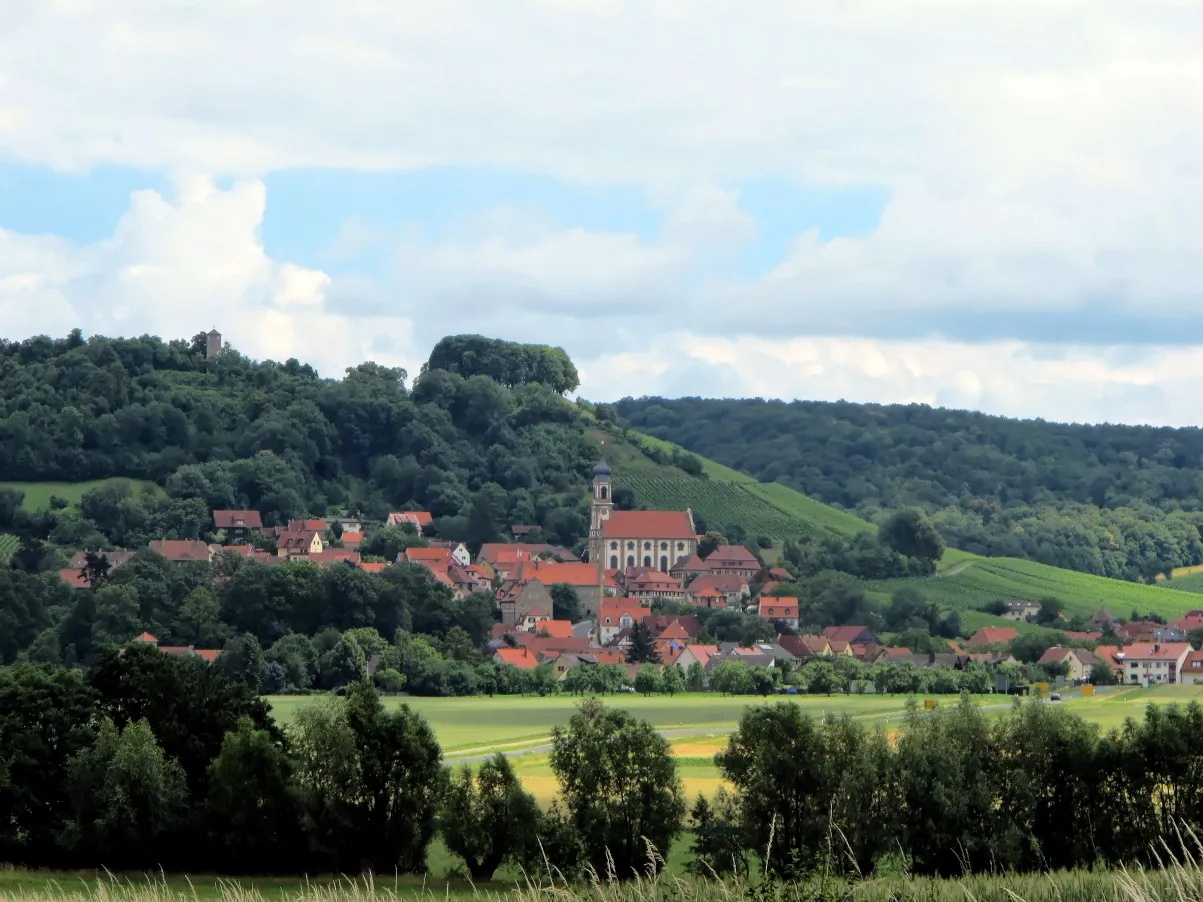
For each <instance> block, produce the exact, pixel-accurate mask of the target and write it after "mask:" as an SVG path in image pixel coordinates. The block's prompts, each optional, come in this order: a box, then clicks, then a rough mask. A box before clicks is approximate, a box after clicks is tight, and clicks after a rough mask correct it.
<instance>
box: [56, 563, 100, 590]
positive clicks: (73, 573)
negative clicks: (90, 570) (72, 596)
mask: <svg viewBox="0 0 1203 902" xmlns="http://www.w3.org/2000/svg"><path fill="white" fill-rule="evenodd" d="M58 575H59V577H60V578H61V579H62V580H63V582H65V583H66V584H67V585H69V586H70V587H71V588H72V589H88V588H90V587H91V585H92V584H91V583H90V582H89V581H88V580H86V579H84V577H83V571H82V570H73V569H71V568H69V567H68V568H67V569H66V570H60V571H59V572H58Z"/></svg>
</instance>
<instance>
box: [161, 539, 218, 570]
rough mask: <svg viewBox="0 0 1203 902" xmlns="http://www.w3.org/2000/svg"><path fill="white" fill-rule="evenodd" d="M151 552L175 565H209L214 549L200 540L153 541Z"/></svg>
mask: <svg viewBox="0 0 1203 902" xmlns="http://www.w3.org/2000/svg"><path fill="white" fill-rule="evenodd" d="M150 550H151V551H154V552H156V553H158V554H161V555H163V557H165V558H167V560H169V561H171V562H172V563H173V564H187V563H196V562H201V561H203V562H205V563H208V562H209V561H210V560H211V559H212V558H213V550H212V548H210V547H209V545H208V544H206V543H205V542H202V541H200V540H199V539H153V540H152V541H151V543H150Z"/></svg>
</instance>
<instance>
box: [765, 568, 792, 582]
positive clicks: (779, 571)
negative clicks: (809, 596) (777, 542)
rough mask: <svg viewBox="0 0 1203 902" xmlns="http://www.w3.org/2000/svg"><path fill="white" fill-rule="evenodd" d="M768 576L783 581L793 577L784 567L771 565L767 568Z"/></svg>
mask: <svg viewBox="0 0 1203 902" xmlns="http://www.w3.org/2000/svg"><path fill="white" fill-rule="evenodd" d="M769 576H771V577H772V578H773V579H775V580H778V581H780V582H783V583H788V582H789V581H790V580H792V579H793V578H794V575H793V574H792V573H790V572H789V571H788V570H786V569H785V568H784V567H772V568H770V569H769Z"/></svg>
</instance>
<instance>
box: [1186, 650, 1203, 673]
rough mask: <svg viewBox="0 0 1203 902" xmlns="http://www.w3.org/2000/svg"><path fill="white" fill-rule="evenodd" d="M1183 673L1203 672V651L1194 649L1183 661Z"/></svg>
mask: <svg viewBox="0 0 1203 902" xmlns="http://www.w3.org/2000/svg"><path fill="white" fill-rule="evenodd" d="M1182 672H1183V673H1203V651H1192V652H1191V653H1190V654H1189V655H1187V656H1186V660H1185V661H1183V662H1182Z"/></svg>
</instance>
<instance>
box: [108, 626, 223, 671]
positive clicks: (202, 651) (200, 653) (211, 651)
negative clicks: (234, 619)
mask: <svg viewBox="0 0 1203 902" xmlns="http://www.w3.org/2000/svg"><path fill="white" fill-rule="evenodd" d="M134 643H138V644H139V645H151V646H154V647H155V648H157V649H158V650H159V651H161V652H162V653H163V654H165V655H178V656H181V657H197V658H201V659H202V660H203V661H204V662H205V663H206V664H212V663H213V662H214V661H216V660H217V659H218V658H219V657H220V656H221V649H218V648H196V647H195V646H193V645H160V644H159V639H158V637H157V636H154V635H152V634H151V633H142V634H141V635H138V636H135V637H134V638H133V639H131V640H130V642H129V644H130V645H133V644H134Z"/></svg>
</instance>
